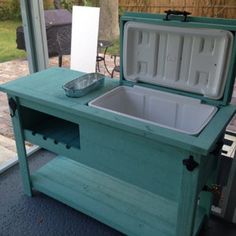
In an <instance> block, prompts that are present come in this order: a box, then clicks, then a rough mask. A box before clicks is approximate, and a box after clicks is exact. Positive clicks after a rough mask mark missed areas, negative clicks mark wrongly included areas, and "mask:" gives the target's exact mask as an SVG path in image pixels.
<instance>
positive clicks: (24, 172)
mask: <svg viewBox="0 0 236 236" xmlns="http://www.w3.org/2000/svg"><path fill="white" fill-rule="evenodd" d="M10 98H12V99H14V101H15V102H16V105H17V107H18V109H17V110H16V112H15V116H14V117H12V124H13V130H14V134H15V138H16V149H17V153H18V160H19V165H20V173H21V178H22V183H23V188H24V192H25V194H27V195H28V196H32V189H31V182H30V177H29V176H30V172H29V166H28V160H27V153H26V149H25V139H24V135H23V129H22V124H21V116H20V112H19V103H18V99H17V98H15V97H9V96H8V99H10ZM10 112H12V111H11V110H10ZM10 114H11V113H10Z"/></svg>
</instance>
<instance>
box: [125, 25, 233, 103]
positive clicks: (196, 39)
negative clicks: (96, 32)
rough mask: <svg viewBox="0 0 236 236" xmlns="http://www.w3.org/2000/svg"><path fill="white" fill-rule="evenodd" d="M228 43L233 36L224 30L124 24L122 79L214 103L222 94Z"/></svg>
mask: <svg viewBox="0 0 236 236" xmlns="http://www.w3.org/2000/svg"><path fill="white" fill-rule="evenodd" d="M232 44H233V34H232V33H231V32H230V31H226V30H220V29H219V30H218V29H207V28H187V27H173V26H163V25H158V24H149V23H141V22H135V21H134V22H133V21H128V22H126V23H125V25H124V37H123V74H124V78H125V79H126V80H129V81H133V82H137V81H142V82H146V83H151V84H155V85H161V86H164V87H169V88H174V89H178V90H183V91H187V92H191V93H197V94H200V95H203V96H204V97H208V98H211V99H214V100H217V99H220V98H222V96H223V93H224V88H225V83H226V79H227V71H228V67H229V63H230V61H229V58H230V54H231V51H232Z"/></svg>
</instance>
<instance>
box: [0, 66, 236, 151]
mask: <svg viewBox="0 0 236 236" xmlns="http://www.w3.org/2000/svg"><path fill="white" fill-rule="evenodd" d="M79 75H81V73H80V72H77V71H71V70H68V69H63V68H50V69H48V70H46V71H42V72H39V73H36V74H33V75H32V76H30V77H24V78H21V79H18V80H16V81H12V82H10V83H7V84H5V85H1V86H0V91H4V92H7V93H8V94H11V95H16V96H19V97H20V103H21V104H24V103H25V105H27V106H29V107H34V106H35V107H37V109H39V110H41V111H43V110H46V111H47V112H49V113H50V111H51V113H54V112H56V113H57V114H58V115H60V116H62V117H63V116H65V114H64V113H65V112H64V111H65V110H66V111H67V113H68V115H67V117H71V118H69V119H71V120H76V119H79V117H83V118H86V119H89V120H93V121H96V122H100V123H103V124H106V125H109V126H113V127H116V128H119V129H123V130H125V131H128V132H132V133H136V134H138V135H142V136H143V137H146V138H150V139H153V140H156V141H158V142H161V143H167V144H171V145H172V146H174V147H180V146H181V147H182V149H185V150H188V151H192V152H198V153H202V154H204V155H206V154H208V153H209V152H210V151H211V150H212V148H214V145H215V143H216V141H217V140H218V138H219V134H221V133H222V132H223V131H224V129H225V127H226V125H227V123H228V122H229V121H230V119H231V118H232V116H233V115H234V113H235V106H226V107H222V108H220V110H219V111H218V112H217V114H216V115H215V117H213V119H212V120H211V122H210V123H209V125H208V126H207V127H206V128H205V129H204V130H203V132H202V133H200V135H199V136H197V137H195V136H191V135H187V134H183V133H180V132H177V131H173V130H169V129H165V128H161V127H158V126H155V125H149V124H146V123H144V122H141V121H135V120H133V119H132V118H128V117H122V116H120V115H115V114H113V113H111V112H107V111H102V110H99V109H96V108H91V107H88V106H87V103H88V102H89V101H90V100H92V99H94V98H95V97H97V96H99V95H101V94H103V93H104V92H106V91H109V90H111V89H112V88H114V87H116V86H118V84H119V83H118V81H115V80H114V79H113V80H112V79H106V81H105V87H104V88H103V89H100V90H98V91H95V92H93V93H91V94H89V95H87V96H84V97H82V98H79V99H75V98H68V97H66V95H65V93H64V91H63V89H62V85H63V84H64V83H65V82H68V81H69V80H72V79H74V78H76V77H78V76H79ZM45 80H47V82H45Z"/></svg>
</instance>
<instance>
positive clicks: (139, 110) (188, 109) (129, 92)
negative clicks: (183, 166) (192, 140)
mask: <svg viewBox="0 0 236 236" xmlns="http://www.w3.org/2000/svg"><path fill="white" fill-rule="evenodd" d="M89 106H92V107H96V108H99V109H103V110H107V111H111V112H113V113H116V114H120V115H123V116H128V117H132V118H133V119H137V120H142V121H145V122H147V123H151V124H155V125H158V126H162V127H166V128H169V129H173V130H178V131H180V132H184V133H187V134H191V135H195V134H198V133H199V132H201V130H202V129H203V128H204V127H205V126H206V124H207V123H208V122H209V120H210V119H211V118H212V116H213V115H214V114H215V113H216V111H217V108H216V107H214V106H210V105H205V104H201V101H200V100H198V99H193V98H190V97H184V96H180V95H175V94H171V93H166V92H161V91H157V90H153V89H148V88H143V87H140V86H134V87H126V86H120V87H118V88H116V89H113V90H111V91H110V92H108V93H106V94H104V95H102V96H100V97H98V98H96V99H95V100H93V101H91V102H90V103H89Z"/></svg>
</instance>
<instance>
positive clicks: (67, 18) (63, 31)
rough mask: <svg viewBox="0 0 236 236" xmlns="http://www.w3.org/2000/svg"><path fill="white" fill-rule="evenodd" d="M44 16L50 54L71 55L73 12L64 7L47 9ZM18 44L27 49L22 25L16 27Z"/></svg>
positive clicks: (19, 46) (20, 47)
mask: <svg viewBox="0 0 236 236" xmlns="http://www.w3.org/2000/svg"><path fill="white" fill-rule="evenodd" d="M44 17H45V26H46V34H47V44H48V54H49V56H50V57H52V56H59V57H61V56H62V55H69V54H70V47H71V21H72V14H71V13H70V12H69V11H67V10H63V9H58V10H46V11H44ZM16 44H17V48H18V49H22V50H26V48H25V40H24V31H23V27H22V26H20V27H18V28H17V29H16ZM59 64H60V63H59Z"/></svg>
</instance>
